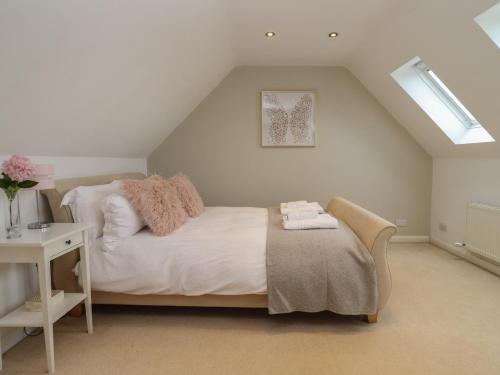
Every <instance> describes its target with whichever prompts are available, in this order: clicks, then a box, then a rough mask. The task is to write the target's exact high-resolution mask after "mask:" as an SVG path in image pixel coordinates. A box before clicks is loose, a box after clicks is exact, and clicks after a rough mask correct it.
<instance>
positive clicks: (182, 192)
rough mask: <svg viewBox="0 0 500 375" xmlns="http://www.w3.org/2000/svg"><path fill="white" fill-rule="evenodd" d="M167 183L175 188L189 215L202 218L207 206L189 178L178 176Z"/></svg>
mask: <svg viewBox="0 0 500 375" xmlns="http://www.w3.org/2000/svg"><path fill="white" fill-rule="evenodd" d="M167 182H168V183H170V184H172V185H173V186H174V187H175V189H176V191H177V195H178V196H179V199H180V201H181V202H182V206H183V207H184V209H185V210H186V212H187V214H188V215H189V216H191V217H197V216H200V215H201V213H202V212H203V211H204V210H205V206H204V205H203V200H202V199H201V197H200V194H198V191H197V190H196V188H195V187H194V185H193V183H192V182H191V181H190V180H189V178H188V177H187V176H185V175H183V174H178V175H175V176H173V177H170V178H169V179H168V180H167Z"/></svg>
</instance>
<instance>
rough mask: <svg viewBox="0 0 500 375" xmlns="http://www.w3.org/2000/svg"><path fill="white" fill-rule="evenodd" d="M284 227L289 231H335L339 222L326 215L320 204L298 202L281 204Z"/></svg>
mask: <svg viewBox="0 0 500 375" xmlns="http://www.w3.org/2000/svg"><path fill="white" fill-rule="evenodd" d="M280 209H281V215H283V227H284V228H285V229H287V230H300V229H334V228H338V226H339V222H338V221H337V219H335V218H334V217H333V216H331V215H330V214H328V213H325V211H324V210H323V208H322V207H321V206H320V205H319V203H318V202H307V201H296V202H288V203H281V207H280Z"/></svg>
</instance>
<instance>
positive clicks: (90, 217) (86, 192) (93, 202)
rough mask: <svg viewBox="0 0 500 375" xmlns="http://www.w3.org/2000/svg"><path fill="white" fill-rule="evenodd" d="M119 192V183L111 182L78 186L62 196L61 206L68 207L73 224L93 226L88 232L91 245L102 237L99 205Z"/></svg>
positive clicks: (102, 224)
mask: <svg viewBox="0 0 500 375" xmlns="http://www.w3.org/2000/svg"><path fill="white" fill-rule="evenodd" d="M120 191H121V181H113V182H112V183H110V184H106V185H95V186H79V187H77V188H75V189H73V190H70V191H68V192H67V193H66V194H65V195H64V197H63V199H62V201H61V206H66V205H68V206H69V207H70V209H71V214H72V215H73V220H74V221H75V223H87V224H93V225H94V227H93V228H92V229H90V230H89V241H90V242H91V244H92V243H93V242H94V240H95V239H96V238H97V237H101V236H102V228H103V227H104V214H103V213H102V210H101V204H102V200H103V198H104V197H106V196H108V195H109V194H111V193H119V192H120Z"/></svg>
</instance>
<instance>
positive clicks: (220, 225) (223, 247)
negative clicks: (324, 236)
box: [42, 173, 396, 322]
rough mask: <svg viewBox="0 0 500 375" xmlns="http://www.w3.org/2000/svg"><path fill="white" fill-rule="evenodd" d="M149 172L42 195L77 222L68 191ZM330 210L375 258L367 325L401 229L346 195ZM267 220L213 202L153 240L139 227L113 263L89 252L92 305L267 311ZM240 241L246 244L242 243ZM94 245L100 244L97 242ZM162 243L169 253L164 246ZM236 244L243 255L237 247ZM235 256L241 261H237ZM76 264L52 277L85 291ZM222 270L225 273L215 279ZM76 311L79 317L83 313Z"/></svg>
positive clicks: (60, 216) (384, 292) (59, 216)
mask: <svg viewBox="0 0 500 375" xmlns="http://www.w3.org/2000/svg"><path fill="white" fill-rule="evenodd" d="M144 177H145V176H144V175H143V174H140V173H126V174H117V175H106V176H94V177H84V178H73V179H65V180H58V181H56V185H55V189H50V190H44V191H42V194H43V195H44V196H45V197H46V198H47V200H48V202H49V206H50V209H51V213H52V217H53V220H54V222H72V221H73V219H72V216H71V211H70V210H69V208H68V207H66V206H63V207H60V203H61V200H62V197H63V196H64V194H65V193H66V192H68V191H69V190H71V189H73V188H75V187H78V186H82V185H99V184H106V183H110V182H112V181H114V180H119V179H126V178H134V179H142V178H144ZM327 211H328V212H330V213H332V214H333V215H334V216H335V217H337V218H338V219H340V220H341V221H342V222H343V223H345V224H346V225H347V226H348V228H349V230H351V231H352V232H353V235H354V236H355V237H356V238H357V239H359V241H360V242H361V243H362V244H363V245H364V246H365V247H366V249H367V251H368V252H369V256H371V258H373V263H374V267H375V271H376V288H377V294H378V298H377V301H376V304H377V306H376V312H375V313H373V314H368V315H366V316H365V318H366V320H367V321H368V322H376V321H377V318H378V312H379V311H380V310H381V309H382V308H383V307H384V306H385V305H386V303H387V300H388V298H389V295H390V292H391V276H390V270H389V266H388V263H387V257H386V249H387V243H388V241H389V239H390V238H391V236H392V235H394V233H395V232H396V228H395V226H394V225H393V224H391V223H390V222H388V221H386V220H384V219H382V218H380V217H379V216H377V215H375V214H373V213H371V212H369V211H367V210H365V209H363V208H361V207H359V206H357V205H355V204H353V203H351V202H349V201H347V200H346V199H343V198H340V197H337V198H334V199H332V200H331V201H330V203H329V204H328V206H327ZM267 220H268V213H267V210H266V209H263V208H248V207H246V208H236V207H207V209H206V211H205V212H204V214H203V215H201V216H200V218H197V219H195V220H192V221H191V222H189V223H188V224H186V225H185V227H182V228H180V229H179V230H178V231H177V232H176V233H174V234H171V235H170V236H167V237H164V238H158V237H156V238H155V237H154V236H153V235H152V234H151V233H149V231H148V230H144V231H142V232H140V233H139V234H137V235H135V236H134V238H132V239H130V241H127V242H126V243H124V244H123V248H122V249H120V256H119V257H116V256H115V257H114V258H113V259H112V260H111V259H110V256H109V255H108V254H106V253H103V252H100V251H91V254H93V255H91V265H92V272H93V280H92V282H93V289H94V290H93V292H92V302H93V303H94V304H122V305H162V306H197V307H240V308H267V307H268V295H267V290H266V266H265V263H266V260H265V259H266V257H265V253H266V237H265V231H266V225H267ZM206 223H210V225H211V227H210V233H208V232H207V230H206V228H207V225H206ZM235 223H237V224H235ZM188 234H189V236H188ZM193 234H194V235H193ZM207 236H209V237H207ZM207 238H209V241H207ZM203 243H205V244H206V243H210V244H211V246H212V247H213V250H214V251H212V252H210V251H207V254H206V255H205V257H204V258H200V259H196V254H194V253H193V252H192V249H193V248H196V247H197V246H202V244H203ZM237 244H245V245H244V246H243V245H241V246H236V245H237ZM94 245H95V246H99V242H96V243H95V244H94ZM141 246H146V247H148V254H149V256H150V257H152V258H153V259H154V261H153V262H150V263H149V264H150V265H149V266H148V264H146V263H141V262H143V257H142V258H141V257H140V256H138V254H141V251H140V250H141V249H140V247H141ZM160 247H161V248H163V249H169V250H168V251H163V250H160ZM235 248H237V250H238V252H237V253H235V252H234V251H233V250H232V249H235ZM209 250H210V249H209ZM214 254H217V256H215V255H214ZM134 256H135V258H134ZM221 256H223V257H225V258H221ZM231 257H233V258H231ZM236 258H237V259H238V263H236V262H235V259H236ZM77 262H78V256H77V253H76V252H73V253H69V254H66V255H65V256H63V257H60V258H58V259H56V260H55V261H54V263H53V267H52V270H53V275H52V277H53V281H52V282H53V286H54V287H55V288H57V289H63V290H65V291H67V292H71V291H77V290H79V289H80V286H79V283H78V278H77V276H76V275H75V273H74V269H75V266H76V265H77ZM151 264H153V265H155V267H152V266H151ZM185 264H189V267H184V266H183V265H185ZM204 266H205V267H208V268H209V269H210V271H211V272H209V274H212V275H214V279H213V280H210V282H206V280H204V279H203V277H197V275H199V274H200V270H201V269H202V267H204ZM147 267H150V268H149V269H148V268H147ZM145 269H147V272H146V271H144V270H145ZM141 270H142V274H140V273H141ZM162 272H163V273H164V274H168V275H169V277H170V279H171V280H174V282H170V283H169V284H168V285H165V283H162V277H160V276H161V275H162ZM205 274H207V273H205ZM216 275H219V276H217V277H215V276H216ZM74 313H75V314H78V311H75V312H74Z"/></svg>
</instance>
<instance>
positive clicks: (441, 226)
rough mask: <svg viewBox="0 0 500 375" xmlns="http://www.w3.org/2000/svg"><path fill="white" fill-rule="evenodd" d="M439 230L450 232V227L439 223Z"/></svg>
mask: <svg viewBox="0 0 500 375" xmlns="http://www.w3.org/2000/svg"><path fill="white" fill-rule="evenodd" d="M439 230H440V231H441V232H448V226H447V225H446V224H445V223H439Z"/></svg>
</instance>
